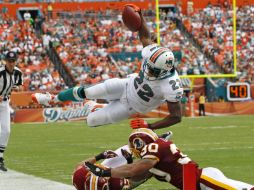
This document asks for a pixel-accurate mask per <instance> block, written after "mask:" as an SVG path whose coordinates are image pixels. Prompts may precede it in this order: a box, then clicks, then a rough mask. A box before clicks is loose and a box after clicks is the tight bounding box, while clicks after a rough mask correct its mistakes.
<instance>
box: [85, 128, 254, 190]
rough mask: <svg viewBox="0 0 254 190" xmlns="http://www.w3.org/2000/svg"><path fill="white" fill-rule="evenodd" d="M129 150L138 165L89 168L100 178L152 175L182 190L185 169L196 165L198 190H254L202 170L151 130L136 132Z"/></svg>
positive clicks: (144, 129) (133, 177)
mask: <svg viewBox="0 0 254 190" xmlns="http://www.w3.org/2000/svg"><path fill="white" fill-rule="evenodd" d="M129 147H130V149H131V151H132V153H133V154H134V155H136V156H137V157H140V158H141V159H140V160H139V161H137V162H134V163H133V164H129V165H124V166H120V167H117V168H113V169H106V170H105V169H103V168H100V167H98V166H95V165H93V164H91V163H86V166H88V167H89V168H90V171H91V172H93V173H94V174H95V175H97V176H103V177H118V178H130V179H135V180H136V179H138V180H140V179H142V178H143V179H144V178H145V179H147V178H148V177H149V176H151V175H153V176H154V177H155V178H156V179H158V180H160V181H165V182H169V183H171V184H172V185H174V186H175V187H177V188H179V189H183V165H184V164H188V163H193V164H195V165H196V182H194V183H196V187H197V190H254V186H253V185H250V184H247V183H244V182H240V181H236V180H232V179H229V178H227V177H226V176H225V175H224V174H223V173H222V172H221V171H220V170H219V169H217V168H212V167H207V168H199V167H198V165H197V164H196V163H195V162H194V161H192V160H191V159H190V158H189V157H188V156H187V155H184V154H183V153H182V152H181V151H180V150H179V149H178V148H177V147H176V145H175V144H174V143H173V142H172V141H167V140H164V139H161V138H159V137H158V136H157V134H156V133H154V132H153V131H152V130H150V129H147V128H140V129H136V130H134V131H133V132H132V133H131V135H130V137H129Z"/></svg>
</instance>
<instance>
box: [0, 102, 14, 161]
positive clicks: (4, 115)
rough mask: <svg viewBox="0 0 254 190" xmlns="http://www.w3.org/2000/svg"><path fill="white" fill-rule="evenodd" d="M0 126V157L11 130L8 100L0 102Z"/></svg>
mask: <svg viewBox="0 0 254 190" xmlns="http://www.w3.org/2000/svg"><path fill="white" fill-rule="evenodd" d="M0 126H1V127H0V129H1V130H0V157H3V152H4V150H5V148H6V146H7V144H8V140H9V136H10V132H11V128H10V126H11V121H10V106H9V101H2V102H0Z"/></svg>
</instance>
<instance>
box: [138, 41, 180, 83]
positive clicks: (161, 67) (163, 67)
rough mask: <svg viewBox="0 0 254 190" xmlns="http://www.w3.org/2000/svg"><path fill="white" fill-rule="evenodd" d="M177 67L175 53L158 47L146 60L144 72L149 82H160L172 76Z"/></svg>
mask: <svg viewBox="0 0 254 190" xmlns="http://www.w3.org/2000/svg"><path fill="white" fill-rule="evenodd" d="M176 66H177V62H175V57H174V54H173V52H172V51H171V50H170V49H168V48H164V47H161V46H156V47H154V48H152V51H150V52H149V55H148V56H146V58H145V59H144V61H143V65H142V70H143V73H144V77H145V78H146V79H147V80H160V79H164V78H167V77H169V76H171V75H172V72H173V70H174V68H175V67H176Z"/></svg>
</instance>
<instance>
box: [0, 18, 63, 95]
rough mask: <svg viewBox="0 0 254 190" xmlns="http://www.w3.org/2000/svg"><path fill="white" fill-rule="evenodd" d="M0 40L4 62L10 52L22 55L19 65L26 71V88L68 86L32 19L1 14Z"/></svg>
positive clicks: (52, 88)
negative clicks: (52, 60)
mask: <svg viewBox="0 0 254 190" xmlns="http://www.w3.org/2000/svg"><path fill="white" fill-rule="evenodd" d="M0 41H1V42H0V54H1V62H2V64H3V62H4V55H5V54H6V52H7V51H10V50H11V51H14V52H17V53H18V55H19V59H18V64H17V66H18V67H19V68H20V69H21V70H22V71H23V73H24V85H23V90H25V91H27V90H28V91H35V90H56V89H58V90H60V89H63V88H64V87H65V84H64V82H63V80H62V79H61V77H60V76H59V74H58V71H57V70H55V69H54V67H53V64H52V63H51V61H50V60H49V57H48V56H47V53H46V50H45V49H44V48H43V44H42V40H41V39H40V38H39V37H38V36H37V35H36V33H35V30H34V28H33V26H32V25H31V24H30V23H29V22H25V21H18V20H13V19H11V18H9V17H8V16H6V15H4V16H3V15H2V14H1V19H0Z"/></svg>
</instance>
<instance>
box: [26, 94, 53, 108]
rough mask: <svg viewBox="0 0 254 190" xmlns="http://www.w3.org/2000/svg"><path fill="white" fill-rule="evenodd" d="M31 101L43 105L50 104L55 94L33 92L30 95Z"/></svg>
mask: <svg viewBox="0 0 254 190" xmlns="http://www.w3.org/2000/svg"><path fill="white" fill-rule="evenodd" d="M31 98H32V100H33V102H35V103H37V104H41V105H44V106H50V105H52V104H54V99H55V96H54V95H52V94H50V93H49V92H46V93H45V94H44V93H34V94H32V95H31Z"/></svg>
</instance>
